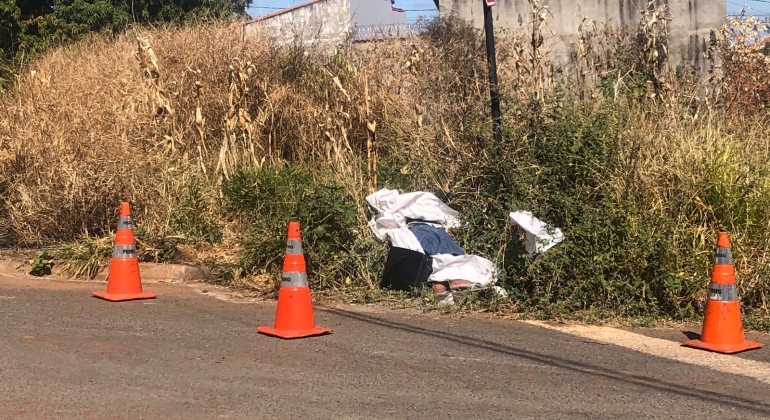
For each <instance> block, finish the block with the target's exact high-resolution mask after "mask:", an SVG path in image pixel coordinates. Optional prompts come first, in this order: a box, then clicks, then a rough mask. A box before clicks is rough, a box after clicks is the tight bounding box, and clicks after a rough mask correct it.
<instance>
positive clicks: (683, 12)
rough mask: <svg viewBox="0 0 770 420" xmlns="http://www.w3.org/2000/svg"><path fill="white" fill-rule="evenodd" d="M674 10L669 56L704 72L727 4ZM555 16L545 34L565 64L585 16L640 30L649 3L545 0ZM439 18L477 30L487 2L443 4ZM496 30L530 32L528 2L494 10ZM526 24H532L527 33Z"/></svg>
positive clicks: (686, 0)
mask: <svg viewBox="0 0 770 420" xmlns="http://www.w3.org/2000/svg"><path fill="white" fill-rule="evenodd" d="M659 1H661V0H659ZM662 1H664V2H666V3H668V5H669V10H670V14H671V18H672V20H671V21H670V22H669V23H668V25H669V26H668V29H669V38H670V39H669V43H670V44H669V50H670V52H669V55H670V63H671V64H672V65H673V66H676V65H679V64H681V63H689V64H692V65H694V66H696V67H697V68H700V69H701V70H705V69H706V67H707V64H708V63H706V62H705V60H704V59H703V57H702V55H703V53H704V52H705V51H706V44H707V43H708V40H709V32H710V30H711V29H715V28H717V27H719V26H721V25H722V24H724V23H725V15H726V14H727V12H726V7H725V1H726V0H662ZM542 4H543V5H547V6H549V10H550V12H551V14H552V15H553V16H549V17H548V20H547V24H548V26H549V28H550V29H549V28H544V30H543V34H544V36H545V37H546V38H547V39H548V38H549V35H551V32H553V36H550V39H548V41H550V44H551V47H552V50H553V51H554V52H555V53H556V54H557V55H558V57H559V58H560V59H559V60H558V61H562V62H564V61H566V60H567V58H568V53H569V51H570V50H573V49H574V48H575V47H574V45H575V43H576V41H577V29H578V25H579V24H580V22H581V21H582V20H583V18H584V17H588V18H589V19H592V20H594V21H595V22H596V25H597V28H601V27H602V24H603V23H608V24H611V25H615V26H619V25H628V26H629V27H630V28H632V29H635V28H636V27H637V25H638V24H639V20H640V19H641V14H640V13H639V10H642V9H643V8H644V7H646V4H647V1H646V0H544V1H543V2H542ZM439 11H440V14H441V15H442V16H449V15H450V14H451V13H452V12H453V11H454V12H456V13H457V14H458V16H459V17H461V18H463V19H465V20H468V21H470V22H472V23H473V25H474V26H475V27H477V28H483V25H484V7H483V2H482V0H441V2H440V8H439ZM492 12H493V16H494V24H495V29H496V30H497V29H503V28H508V29H527V30H530V31H531V29H530V28H531V8H530V5H529V2H528V1H527V0H497V4H496V5H495V6H493V7H492ZM525 25H529V26H527V27H526V28H525Z"/></svg>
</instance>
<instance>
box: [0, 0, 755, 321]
mask: <svg viewBox="0 0 770 420" xmlns="http://www.w3.org/2000/svg"><path fill="white" fill-rule="evenodd" d="M530 4H531V6H532V13H531V16H530V22H529V23H530V25H528V26H527V30H526V31H523V32H520V33H513V34H510V35H506V36H501V37H500V38H499V39H498V44H499V46H498V65H499V67H500V80H501V87H502V94H503V106H504V109H503V118H504V120H503V126H504V130H505V136H504V137H505V140H504V141H503V143H495V142H494V141H493V140H492V137H491V122H490V119H489V117H488V107H487V100H488V99H487V92H489V89H488V86H487V85H486V83H487V82H486V80H487V78H486V73H485V72H486V65H485V58H484V56H483V51H484V50H483V48H481V45H482V44H483V39H482V37H481V36H480V35H479V33H478V31H476V30H474V29H472V28H470V27H468V26H466V25H465V24H463V23H460V22H458V21H455V20H452V19H448V20H441V21H435V22H433V23H432V24H431V25H430V28H429V31H428V32H427V33H426V34H424V35H421V36H419V37H413V38H410V39H408V40H401V41H399V40H387V41H383V42H377V43H372V44H367V45H360V44H359V45H355V46H347V47H343V48H340V49H339V50H338V51H336V52H334V53H333V54H331V55H324V56H322V55H318V54H316V53H315V52H314V51H307V50H303V49H301V48H284V49H278V48H274V47H273V46H272V45H270V43H269V42H268V41H267V40H263V39H259V38H246V39H243V38H242V37H241V35H240V33H239V32H238V31H233V30H232V28H228V27H226V26H224V25H213V26H201V27H196V28H186V29H158V30H153V31H144V30H136V31H129V32H126V33H125V34H123V35H121V36H120V37H118V38H117V39H114V40H109V41H108V40H99V39H92V40H90V41H87V42H83V43H80V44H77V45H74V46H71V47H67V48H62V49H58V50H56V51H52V52H51V53H49V54H48V55H46V56H45V57H44V58H42V59H40V60H39V61H37V62H35V63H34V64H33V65H32V67H31V68H30V69H29V70H28V71H27V72H26V73H25V74H23V75H20V77H19V82H18V84H17V85H16V86H15V88H14V89H13V91H12V92H9V93H8V94H5V95H4V96H3V97H2V98H1V99H0V109H2V110H3V112H0V143H1V145H2V147H0V168H1V169H2V170H0V192H2V201H1V202H0V221H3V222H2V224H0V233H2V232H3V230H4V231H5V232H6V233H5V238H6V242H9V243H14V244H19V245H30V246H34V245H50V244H63V243H68V242H73V241H79V240H81V239H82V240H83V241H81V242H82V243H84V244H91V245H88V246H86V245H83V246H72V245H70V246H68V247H65V248H64V250H67V249H69V250H71V251H72V252H69V255H70V257H69V258H70V260H71V262H72V263H71V264H70V265H71V266H73V264H74V265H76V262H77V261H80V260H82V261H87V264H88V265H87V267H86V268H82V269H79V270H78V268H77V267H75V268H73V271H75V272H80V273H94V272H96V266H95V264H96V263H95V261H97V260H98V259H99V258H90V257H88V256H85V255H83V253H84V252H85V251H84V250H89V249H99V250H102V248H103V247H96V246H92V245H93V244H94V243H97V242H94V241H95V239H93V238H99V237H101V238H105V237H109V235H110V232H111V230H112V225H113V223H114V221H115V217H116V214H115V209H116V207H117V203H118V202H119V201H120V200H130V201H131V202H132V203H133V209H134V212H135V218H136V223H137V226H138V227H139V228H138V230H137V236H138V238H139V241H140V248H141V250H140V251H141V256H142V258H143V259H144V260H154V261H190V260H194V261H198V262H203V263H206V264H209V265H210V266H211V267H212V269H213V272H214V273H215V275H216V276H217V278H218V279H219V280H220V281H223V282H229V283H231V284H236V285H239V286H242V287H249V288H252V289H255V290H259V291H261V292H263V293H270V292H271V291H273V290H275V287H276V283H275V281H274V280H275V278H277V276H276V274H277V272H278V271H279V270H280V257H281V250H282V247H283V246H284V245H283V243H284V242H285V238H284V234H285V232H284V229H285V226H286V222H287V221H288V220H289V219H296V220H300V221H301V222H302V226H303V232H304V234H305V240H306V244H305V249H306V252H307V256H308V270H309V272H310V274H311V275H310V278H311V281H313V282H314V285H313V286H314V287H316V288H318V289H320V290H328V291H337V292H339V291H341V290H353V289H355V290H366V291H371V290H375V289H376V288H377V279H378V277H379V275H380V271H381V269H382V265H383V264H384V255H385V252H386V248H385V246H384V245H382V244H379V243H377V242H375V241H374V240H373V238H372V235H371V233H370V232H369V231H368V227H367V226H366V220H367V219H368V218H369V216H370V215H369V214H368V212H367V209H366V206H365V200H364V197H365V195H366V194H368V193H370V192H372V191H374V190H376V189H379V188H382V187H388V188H398V189H401V190H418V189H419V190H428V191H434V192H437V193H439V194H440V195H441V196H442V197H445V198H446V200H447V201H448V202H449V204H450V205H452V206H454V207H455V208H457V209H458V210H460V211H461V212H462V214H463V215H465V216H466V218H467V220H468V222H469V223H468V226H467V228H466V229H464V230H461V231H458V232H456V237H457V239H458V241H459V242H460V244H461V246H463V247H464V248H465V250H466V251H467V252H473V253H479V254H481V255H484V256H486V257H487V258H490V259H493V260H494V261H495V262H496V263H498V265H499V266H500V267H501V268H502V269H503V273H502V274H503V276H502V278H501V282H502V284H503V285H505V286H506V287H507V288H508V289H509V290H510V291H511V296H513V298H512V299H514V300H515V301H516V302H517V303H518V304H520V305H524V306H529V307H534V308H539V309H542V310H545V311H559V312H571V311H576V310H586V309H592V310H601V311H609V312H611V313H614V314H617V313H622V314H626V315H629V316H670V317H677V318H686V317H689V316H692V315H694V314H697V313H699V312H700V311H701V310H702V301H703V299H702V298H703V291H704V290H705V285H706V283H707V282H708V266H709V264H710V260H711V255H710V254H711V252H713V245H714V243H715V235H716V231H717V230H718V229H720V228H723V229H728V230H729V231H730V233H731V235H732V239H733V245H734V256H735V258H736V264H737V268H738V273H739V279H740V287H741V291H742V297H743V303H744V306H745V307H746V308H747V309H749V310H750V311H756V312H758V313H763V311H765V310H766V309H767V308H766V294H767V292H768V290H769V288H770V286H769V285H768V284H767V280H766V279H767V278H768V276H767V274H768V272H767V268H766V267H767V266H768V265H767V260H768V250H769V249H770V235H769V234H768V233H767V232H768V229H767V228H768V225H770V210H767V209H768V208H770V203H768V197H770V173H769V172H768V171H770V167H769V166H768V163H767V162H768V161H770V151H769V149H768V146H767V145H768V144H770V143H768V140H770V139H768V134H767V133H766V131H765V130H763V129H762V127H763V124H764V123H765V121H766V117H767V113H766V111H765V110H764V103H765V101H766V98H764V96H762V95H763V93H762V92H763V91H762V89H761V86H762V84H761V81H762V80H763V79H761V77H764V76H761V75H762V74H765V73H762V72H763V71H765V70H767V67H766V66H767V64H766V63H767V60H766V56H765V55H764V53H761V52H758V51H757V50H752V49H747V48H745V47H744V46H741V45H739V44H736V39H738V40H740V39H743V38H740V37H738V36H737V34H740V35H741V36H744V37H747V38H746V39H749V38H751V37H752V36H756V31H758V30H761V28H760V27H759V26H758V25H757V24H756V22H754V21H752V20H735V21H730V23H729V24H728V25H727V26H726V27H725V28H722V29H721V30H720V31H717V32H716V33H715V36H714V39H713V42H712V47H711V49H710V59H711V60H712V61H713V63H714V71H713V76H712V79H711V80H710V81H704V80H702V79H698V78H696V77H693V73H692V72H688V71H684V70H683V69H674V70H672V69H669V68H668V67H667V61H666V55H667V45H668V44H667V37H668V34H667V30H666V19H667V11H666V10H665V9H664V8H661V7H657V6H655V5H654V3H653V2H651V3H650V5H649V6H648V7H647V8H646V9H645V10H644V11H643V13H641V15H640V16H641V20H640V22H639V25H638V26H636V27H630V28H629V27H625V28H617V27H609V26H606V27H597V25H595V24H594V23H593V22H591V21H589V20H587V19H586V20H584V22H583V23H584V24H583V25H581V27H580V29H579V33H578V34H577V35H578V39H579V41H580V42H579V43H578V47H577V48H578V50H577V51H576V54H574V55H573V57H575V58H576V60H575V61H574V62H572V63H571V64H569V65H567V66H564V67H561V68H560V67H559V66H557V65H556V64H554V63H555V61H554V60H552V57H550V56H549V54H550V53H549V51H548V50H547V48H545V46H544V43H543V42H542V41H543V39H544V37H547V34H545V33H544V28H545V24H546V23H547V20H548V19H549V16H550V15H549V14H548V11H547V8H545V7H543V6H542V5H541V4H540V2H538V1H535V0H532V1H531V2H530ZM752 31H754V32H752ZM752 34H753V35H752ZM746 66H754V67H751V68H756V69H760V70H762V71H756V72H754V73H752V77H751V78H750V79H748V80H747V79H746V76H745V75H743V76H742V74H743V73H742V72H743V71H744V70H742V69H746V68H749V67H746ZM675 70H676V71H675ZM747 86H748V88H747ZM517 209H526V210H531V211H534V212H535V214H536V215H537V216H538V217H541V218H542V219H544V220H546V221H549V222H552V223H554V224H556V225H557V226H559V227H560V228H561V229H562V230H563V231H564V232H565V234H566V239H565V241H564V242H563V243H561V244H560V245H559V246H557V247H555V248H553V249H552V250H550V251H548V252H547V253H546V254H544V255H542V256H539V257H538V258H536V259H534V260H532V259H529V258H527V257H525V256H523V255H522V254H523V248H522V245H521V243H522V241H521V233H520V232H518V231H516V230H514V229H512V228H511V227H510V224H509V223H508V221H507V215H508V213H509V212H511V211H514V210H517ZM99 243H101V242H99ZM75 251H77V252H75ZM102 251H103V250H102ZM102 251H99V252H102ZM94 252H96V251H94ZM66 254H67V253H66V252H64V254H62V255H65V257H66ZM99 255H102V254H99Z"/></svg>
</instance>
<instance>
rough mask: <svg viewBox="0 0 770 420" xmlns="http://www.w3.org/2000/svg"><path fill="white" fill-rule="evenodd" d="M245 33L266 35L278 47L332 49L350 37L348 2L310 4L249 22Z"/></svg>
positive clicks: (325, 0) (324, 0)
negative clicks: (295, 46) (296, 46)
mask: <svg viewBox="0 0 770 420" xmlns="http://www.w3.org/2000/svg"><path fill="white" fill-rule="evenodd" d="M244 31H245V33H246V35H251V34H266V35H267V36H269V37H271V38H273V40H274V42H275V43H276V45H278V46H289V45H299V46H303V47H306V48H318V49H321V50H324V49H333V48H335V47H336V46H337V45H338V44H340V43H342V42H343V41H345V39H346V38H347V37H348V35H349V34H350V2H349V0H316V1H311V2H308V3H305V4H301V5H298V6H295V7H291V8H289V9H285V10H282V11H280V12H276V13H272V14H270V15H266V16H263V17H260V18H258V19H255V20H253V21H251V22H248V23H246V24H245V25H244Z"/></svg>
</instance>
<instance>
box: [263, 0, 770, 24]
mask: <svg viewBox="0 0 770 420" xmlns="http://www.w3.org/2000/svg"><path fill="white" fill-rule="evenodd" d="M306 1H307V0H254V3H253V4H252V7H251V8H249V14H250V15H251V16H252V17H257V16H262V15H266V14H268V13H273V12H276V11H278V10H280V9H283V8H286V7H291V6H294V5H297V4H302V3H304V2H306ZM726 1H727V13H728V14H738V13H740V10H741V8H742V7H744V6H747V7H748V8H747V14H750V15H754V16H763V17H765V16H770V0H743V1H742V0H726ZM394 6H396V7H400V8H402V9H404V10H406V21H407V23H412V22H414V21H416V20H417V19H418V18H419V17H420V16H424V17H425V18H432V17H435V16H437V15H438V11H437V10H436V6H435V5H434V4H433V0H396V2H395V4H394Z"/></svg>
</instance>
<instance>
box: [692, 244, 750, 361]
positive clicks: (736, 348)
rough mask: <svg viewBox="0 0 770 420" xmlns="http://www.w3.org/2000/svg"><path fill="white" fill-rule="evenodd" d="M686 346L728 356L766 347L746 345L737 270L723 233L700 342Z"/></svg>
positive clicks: (712, 275) (712, 271)
mask: <svg viewBox="0 0 770 420" xmlns="http://www.w3.org/2000/svg"><path fill="white" fill-rule="evenodd" d="M682 345H684V346H688V347H694V348H699V349H703V350H711V351H714V352H717V353H727V354H731V353H739V352H742V351H746V350H752V349H758V348H760V347H762V343H757V342H756V341H746V340H745V338H744V335H743V322H742V321H741V305H740V302H739V301H738V291H737V289H736V287H735V269H734V267H733V258H732V253H731V252H730V239H729V237H728V235H727V232H719V238H718V240H717V250H716V253H715V255H714V265H713V268H712V270H711V284H710V285H709V290H708V302H706V317H705V319H704V321H703V331H702V333H701V336H700V339H699V340H687V341H684V342H683V343H682Z"/></svg>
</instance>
